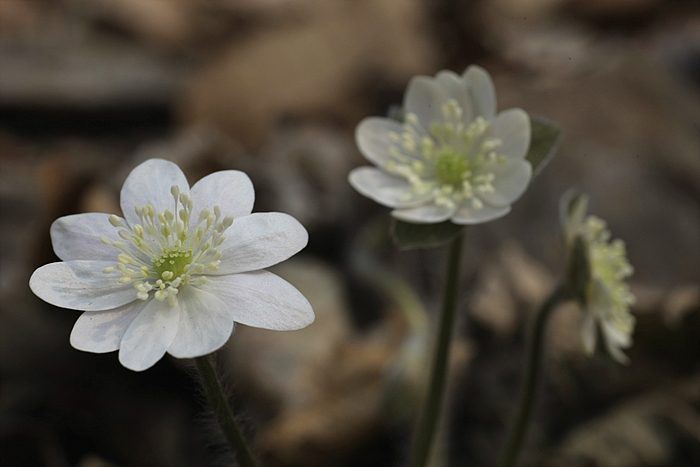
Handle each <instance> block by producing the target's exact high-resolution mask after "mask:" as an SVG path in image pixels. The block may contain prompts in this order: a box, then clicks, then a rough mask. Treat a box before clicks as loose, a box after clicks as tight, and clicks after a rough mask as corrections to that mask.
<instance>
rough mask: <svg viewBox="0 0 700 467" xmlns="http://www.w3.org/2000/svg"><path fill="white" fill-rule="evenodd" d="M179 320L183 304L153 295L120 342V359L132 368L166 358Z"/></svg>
mask: <svg viewBox="0 0 700 467" xmlns="http://www.w3.org/2000/svg"><path fill="white" fill-rule="evenodd" d="M179 323H180V307H179V306H178V305H175V306H171V305H170V304H169V303H168V300H163V301H162V302H161V301H158V300H156V299H151V300H149V301H148V303H147V304H146V306H145V307H144V309H143V310H141V312H140V313H139V314H138V315H137V316H136V318H134V320H133V321H132V322H131V324H130V325H129V327H128V328H127V329H126V332H125V333H124V337H123V338H122V341H121V343H120V344H119V361H120V362H121V364H122V365H124V366H125V367H127V368H128V369H130V370H134V371H143V370H145V369H147V368H150V367H152V366H153V365H154V364H155V363H156V362H157V361H158V360H160V359H161V358H163V355H165V351H166V350H168V347H170V345H171V344H172V343H173V340H174V339H175V335H176V334H177V329H178V325H179Z"/></svg>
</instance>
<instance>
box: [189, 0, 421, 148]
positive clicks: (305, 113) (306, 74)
mask: <svg viewBox="0 0 700 467" xmlns="http://www.w3.org/2000/svg"><path fill="white" fill-rule="evenodd" d="M315 2H319V0H315ZM324 3H325V4H326V5H325V6H323V8H322V9H321V11H323V12H324V14H323V15H314V16H313V17H311V18H310V19H309V21H308V22H307V23H303V24H293V25H290V26H289V27H284V28H279V29H275V30H271V31H265V32H264V33H260V34H258V35H256V36H254V37H252V38H250V39H249V40H247V41H245V42H243V43H240V44H239V43H235V44H233V45H232V46H231V47H230V48H229V49H228V50H227V51H226V52H224V53H223V54H222V55H221V56H220V57H219V59H218V60H215V61H214V63H212V64H211V65H210V66H207V67H206V68H205V69H204V70H202V72H201V73H199V74H198V76H195V77H194V79H193V81H192V85H191V86H190V88H189V91H188V92H187V93H186V95H185V96H184V99H183V100H182V101H181V105H180V115H181V118H182V120H183V121H185V122H206V123H210V124H214V125H216V126H217V127H219V128H222V129H223V130H224V131H225V132H227V133H228V134H230V135H231V136H233V137H234V138H235V139H237V140H239V141H241V142H243V143H244V144H245V145H246V146H247V147H255V146H257V145H259V144H260V142H261V141H262V140H263V138H264V136H265V135H266V134H267V133H268V132H269V131H270V129H271V128H272V127H273V126H274V125H275V123H276V122H277V121H278V120H279V119H280V118H282V117H283V116H294V117H312V116H319V115H321V116H323V117H324V118H328V117H329V116H330V117H335V118H342V119H346V120H350V121H354V122H356V121H358V120H359V119H360V118H361V117H362V116H364V113H365V112H362V111H360V110H359V109H361V106H362V102H363V101H362V94H360V92H361V90H362V87H363V82H364V81H365V80H366V79H368V77H370V76H374V75H379V76H381V77H382V78H383V79H386V80H389V81H390V82H394V83H400V86H401V87H403V86H404V85H405V82H406V81H407V80H408V79H409V78H410V77H411V76H413V75H414V74H417V73H420V72H426V71H432V69H433V67H434V65H433V63H434V58H435V53H434V50H432V48H431V45H430V44H431V41H430V39H429V37H428V36H427V35H426V34H425V32H424V31H423V30H422V29H421V24H420V20H421V18H420V14H419V12H420V3H419V2H416V1H402V2H396V1H394V0H380V1H356V2H332V4H331V3H329V2H324V1H321V2H320V3H319V4H324ZM331 5H332V6H331ZM358 106H359V107H358ZM353 109H354V110H353Z"/></svg>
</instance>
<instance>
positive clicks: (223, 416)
mask: <svg viewBox="0 0 700 467" xmlns="http://www.w3.org/2000/svg"><path fill="white" fill-rule="evenodd" d="M194 360H195V362H197V369H198V370H199V375H200V376H201V377H202V384H203V385H204V390H205V391H206V393H207V397H208V398H209V403H210V404H211V406H212V408H213V409H214V413H215V414H216V419H217V420H218V422H219V426H220V427H221V431H223V432H224V436H226V440H227V441H228V444H229V445H230V446H231V450H232V451H233V454H234V455H235V456H236V459H237V460H238V463H239V464H240V465H241V467H255V461H254V460H253V456H252V454H251V453H250V449H248V445H247V444H246V441H245V438H243V435H242V434H241V431H240V430H239V429H238V425H236V421H235V419H234V418H233V412H232V411H231V407H230V406H229V405H228V400H227V398H226V395H225V394H224V390H223V388H222V387H221V382H220V381H219V378H218V377H217V376H216V370H215V369H214V365H213V364H212V362H211V360H210V357H209V355H205V356H203V357H197V358H195V359H194Z"/></svg>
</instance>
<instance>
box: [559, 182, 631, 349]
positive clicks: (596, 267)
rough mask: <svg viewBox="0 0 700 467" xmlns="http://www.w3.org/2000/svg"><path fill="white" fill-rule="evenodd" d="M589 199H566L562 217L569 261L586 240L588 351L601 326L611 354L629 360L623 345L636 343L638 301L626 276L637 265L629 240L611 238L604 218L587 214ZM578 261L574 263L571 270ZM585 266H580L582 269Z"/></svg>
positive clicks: (584, 330)
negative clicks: (634, 309)
mask: <svg viewBox="0 0 700 467" xmlns="http://www.w3.org/2000/svg"><path fill="white" fill-rule="evenodd" d="M587 206H588V199H587V197H586V196H583V195H581V196H578V197H573V198H572V197H571V196H567V195H565V197H564V198H563V199H562V220H563V224H564V225H563V226H564V235H565V238H566V242H567V245H568V250H569V257H570V258H569V261H570V262H571V261H576V260H577V259H576V258H575V251H574V248H575V247H574V244H575V242H576V238H577V237H578V238H579V239H580V240H581V241H582V245H583V248H584V249H585V251H584V256H585V258H586V259H585V260H586V261H587V263H588V266H587V267H586V268H583V269H585V270H587V271H588V277H585V278H582V280H583V281H584V284H583V287H582V290H583V297H582V298H581V299H582V301H583V302H584V303H583V305H584V306H585V308H586V310H587V315H586V318H585V320H584V323H583V327H582V328H581V339H582V341H583V347H584V350H585V351H586V353H588V354H589V355H590V354H592V353H593V352H594V350H595V347H596V341H597V336H598V330H597V326H596V323H597V325H598V326H600V329H601V331H602V334H603V338H604V342H605V346H606V348H607V350H608V352H609V353H610V355H611V356H612V357H613V358H614V359H615V360H617V361H618V362H620V363H628V362H629V358H628V357H627V356H626V355H625V354H624V353H623V352H622V350H620V349H625V348H628V347H630V346H631V345H632V333H633V331H634V325H635V319H634V316H633V315H632V314H631V313H630V311H629V308H630V305H632V304H633V303H634V301H635V298H634V295H632V293H631V292H630V289H629V286H628V285H627V283H626V282H625V279H626V278H627V277H629V276H631V275H632V273H633V272H634V268H633V267H632V265H631V264H630V263H629V261H628V260H627V252H626V250H625V243H624V242H623V241H622V240H620V239H616V240H613V241H612V242H611V241H610V231H609V230H608V229H607V225H606V223H605V221H604V220H602V219H599V218H597V217H595V216H588V217H586V210H587ZM572 267H575V265H570V270H572ZM580 269H581V268H579V270H580Z"/></svg>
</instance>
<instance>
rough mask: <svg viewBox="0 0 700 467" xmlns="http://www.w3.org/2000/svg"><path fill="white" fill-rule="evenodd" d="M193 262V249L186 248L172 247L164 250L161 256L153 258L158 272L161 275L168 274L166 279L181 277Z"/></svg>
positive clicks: (154, 266)
mask: <svg viewBox="0 0 700 467" xmlns="http://www.w3.org/2000/svg"><path fill="white" fill-rule="evenodd" d="M190 263H192V250H190V249H185V248H177V247H176V248H170V249H167V250H163V254H162V256H161V257H160V258H158V259H154V260H153V268H154V269H155V270H156V272H157V273H158V276H159V277H164V276H163V274H164V273H167V272H170V273H171V274H172V276H170V274H166V276H170V277H165V278H166V279H171V278H177V277H180V276H181V275H182V274H183V273H184V272H185V267H186V266H187V265H189V264H190Z"/></svg>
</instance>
